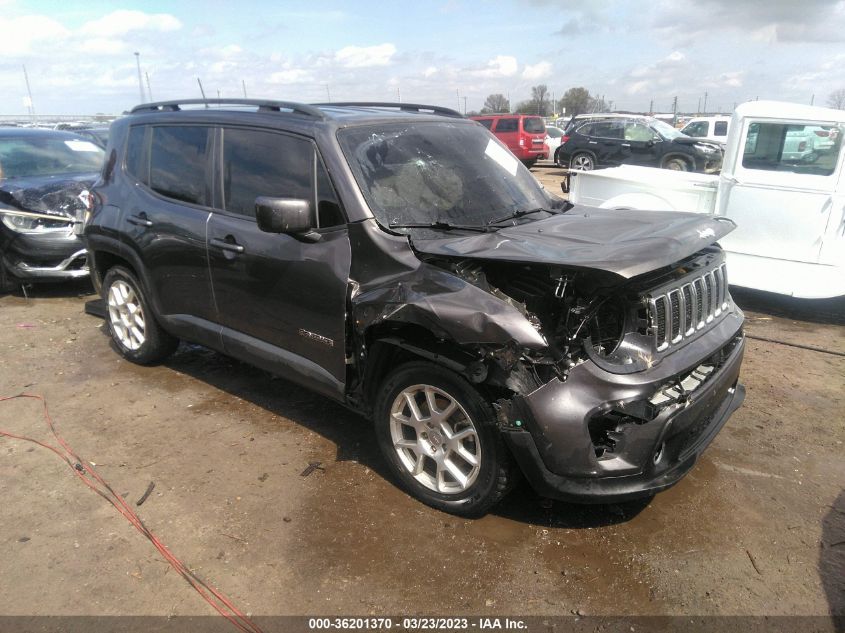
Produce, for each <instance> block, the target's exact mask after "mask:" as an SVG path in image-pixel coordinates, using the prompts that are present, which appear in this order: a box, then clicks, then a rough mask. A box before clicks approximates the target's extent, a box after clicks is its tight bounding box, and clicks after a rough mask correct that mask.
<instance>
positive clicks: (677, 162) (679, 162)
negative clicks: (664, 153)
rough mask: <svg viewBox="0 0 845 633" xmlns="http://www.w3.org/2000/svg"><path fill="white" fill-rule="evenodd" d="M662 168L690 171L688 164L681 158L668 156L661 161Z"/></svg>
mask: <svg viewBox="0 0 845 633" xmlns="http://www.w3.org/2000/svg"><path fill="white" fill-rule="evenodd" d="M663 169H671V170H673V171H690V166H689V163H687V161H685V160H684V159H683V158H670V159H669V160H667V161H666V162H665V163H663Z"/></svg>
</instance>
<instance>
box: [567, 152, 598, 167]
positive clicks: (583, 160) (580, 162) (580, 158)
mask: <svg viewBox="0 0 845 633" xmlns="http://www.w3.org/2000/svg"><path fill="white" fill-rule="evenodd" d="M595 166H596V163H595V161H594V160H593V157H592V156H590V155H589V154H585V153H584V152H579V153H578V154H575V155H574V156H573V157H572V160H571V161H569V168H570V169H575V170H577V171H590V170H592V169H593V168H595Z"/></svg>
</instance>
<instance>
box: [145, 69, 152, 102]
mask: <svg viewBox="0 0 845 633" xmlns="http://www.w3.org/2000/svg"><path fill="white" fill-rule="evenodd" d="M144 76H146V78H147V94H148V95H149V97H150V103H152V101H153V89H152V88H150V73H148V72H146V71H145V72H144Z"/></svg>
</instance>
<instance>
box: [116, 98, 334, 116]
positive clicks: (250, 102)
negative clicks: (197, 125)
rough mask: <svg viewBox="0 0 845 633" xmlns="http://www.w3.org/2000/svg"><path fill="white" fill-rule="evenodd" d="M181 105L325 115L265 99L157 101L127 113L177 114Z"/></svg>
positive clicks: (306, 107)
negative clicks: (232, 107) (249, 107)
mask: <svg viewBox="0 0 845 633" xmlns="http://www.w3.org/2000/svg"><path fill="white" fill-rule="evenodd" d="M183 105H204V106H205V107H206V108H207V107H209V106H212V105H241V106H255V107H257V108H258V111H259V112H281V111H282V110H290V111H291V112H295V113H297V114H304V115H306V116H310V117H314V118H316V119H325V118H326V115H325V114H323V112H322V111H321V110H320V109H319V108H315V107H314V106H312V105H308V104H307V103H296V102H294V101H268V100H266V99H180V100H178V101H157V102H155V103H142V104H141V105H137V106H135V107H134V108H132V109H131V110H130V111H129V114H139V113H141V112H162V111H169V112H178V111H179V110H181V109H182V108H181V106H183Z"/></svg>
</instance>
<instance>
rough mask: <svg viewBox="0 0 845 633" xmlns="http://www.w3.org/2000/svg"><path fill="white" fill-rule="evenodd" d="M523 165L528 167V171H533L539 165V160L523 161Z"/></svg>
mask: <svg viewBox="0 0 845 633" xmlns="http://www.w3.org/2000/svg"><path fill="white" fill-rule="evenodd" d="M522 164H523V165H525V166H526V167H528V169H531V168H532V167H533V166H534V165H536V164H537V159H536V158H532V159H530V160H524V161H522Z"/></svg>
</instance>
